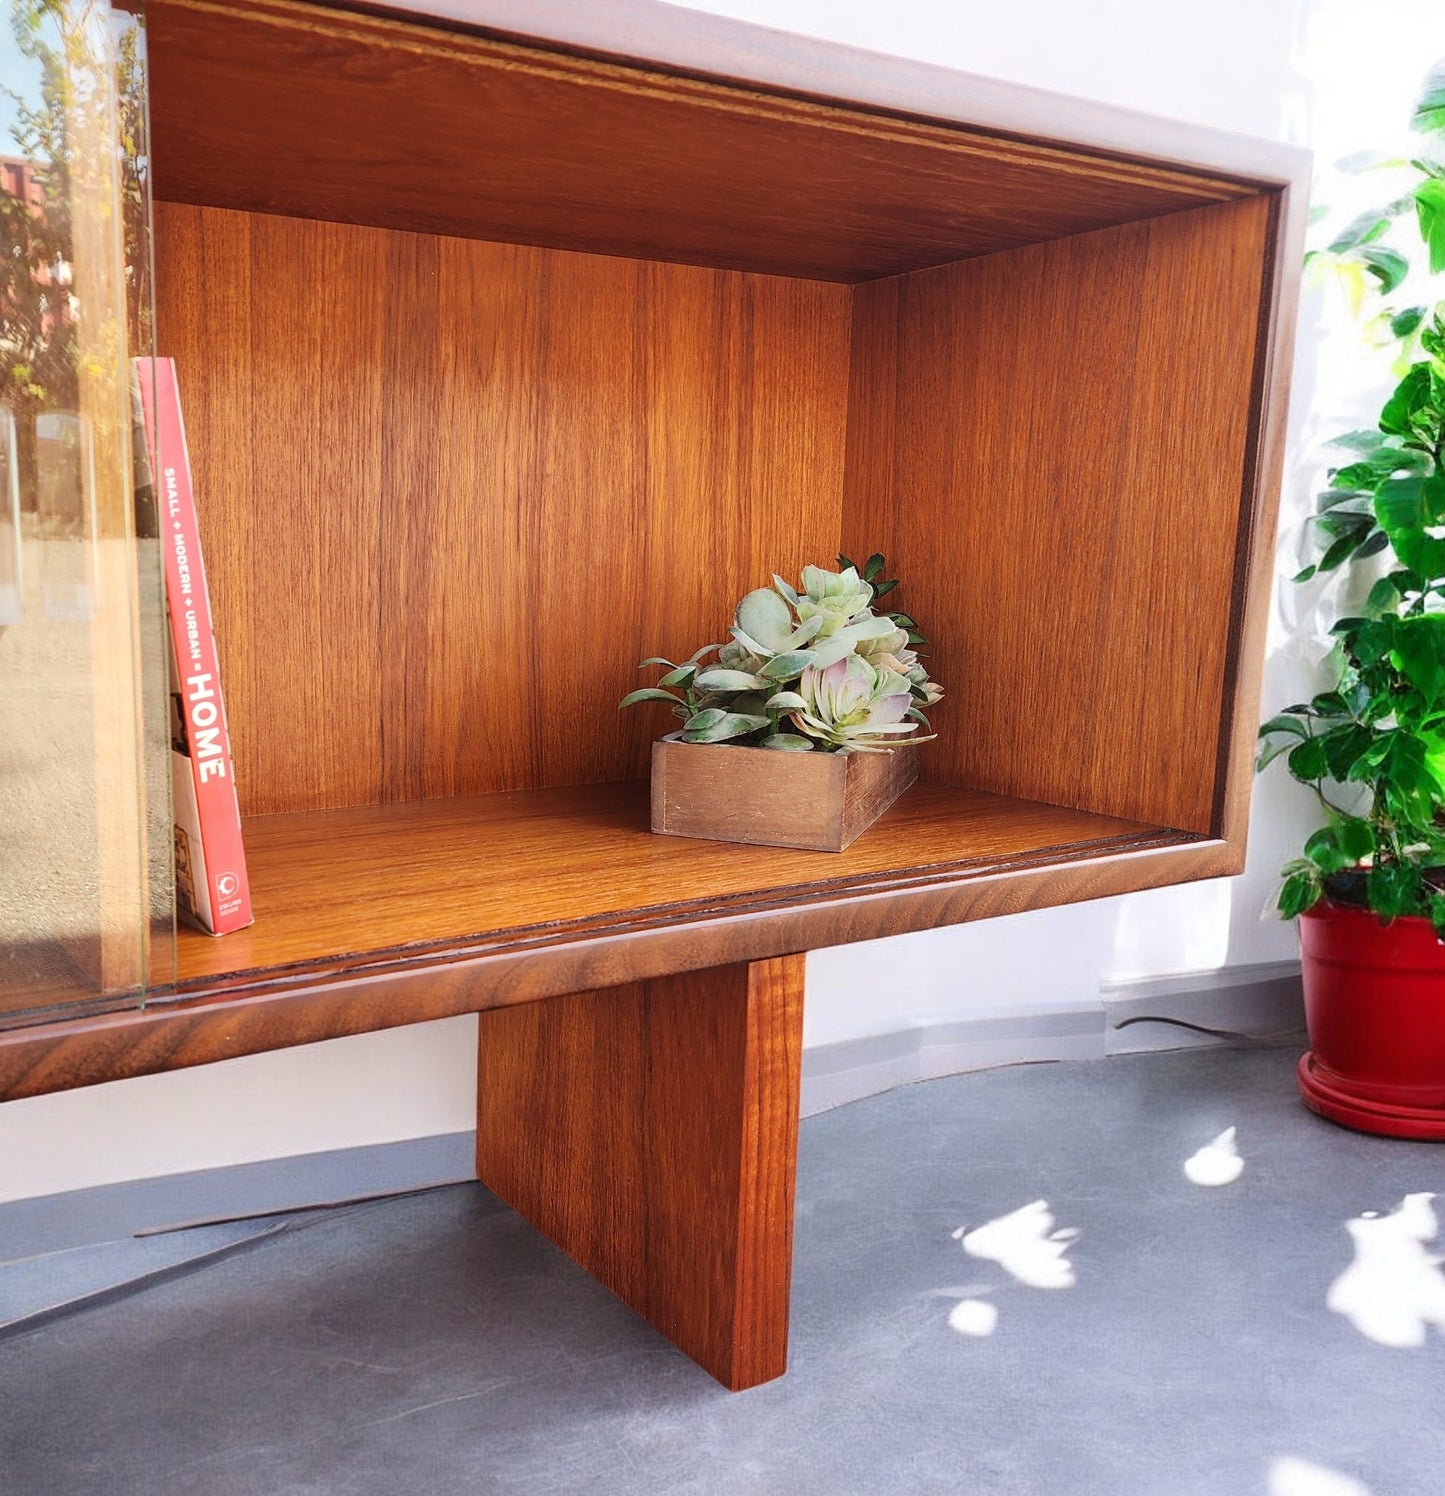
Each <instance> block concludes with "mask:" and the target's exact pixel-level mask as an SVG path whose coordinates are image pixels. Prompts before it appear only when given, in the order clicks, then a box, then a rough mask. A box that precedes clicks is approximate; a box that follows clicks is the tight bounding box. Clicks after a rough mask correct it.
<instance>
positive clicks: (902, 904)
mask: <svg viewBox="0 0 1445 1496" xmlns="http://www.w3.org/2000/svg"><path fill="white" fill-rule="evenodd" d="M1241 862H1242V854H1241V853H1240V852H1239V851H1238V850H1237V849H1236V848H1234V847H1231V846H1229V845H1227V844H1225V843H1223V842H1219V841H1199V840H1195V841H1183V840H1182V839H1181V840H1177V841H1176V842H1175V844H1174V845H1170V846H1163V847H1155V848H1149V849H1144V850H1137V849H1136V850H1122V851H1118V852H1115V853H1114V854H1112V855H1110V856H1106V857H1097V856H1094V855H1089V856H1081V857H1080V858H1079V860H1077V861H1074V862H1069V863H1065V864H1063V865H1061V864H1060V863H1059V862H1058V861H1057V860H1055V861H1053V862H1051V863H1049V864H1047V865H1044V866H1041V867H1035V868H1032V869H1027V870H1018V869H1011V870H1007V871H1000V870H997V869H993V870H989V871H987V872H982V873H978V872H975V873H974V874H973V875H972V876H967V877H962V878H958V879H955V880H953V881H936V880H935V881H928V882H923V883H920V884H919V885H918V886H914V887H905V888H900V889H897V890H893V891H890V892H872V893H857V892H852V893H841V894H834V895H832V896H825V897H820V898H817V899H814V900H811V901H810V902H808V903H807V904H803V905H797V906H794V907H792V908H781V909H756V910H750V911H747V912H745V913H732V914H730V915H728V916H726V917H713V918H708V917H707V916H706V915H700V916H698V917H696V918H694V919H692V920H688V921H682V922H676V923H666V924H660V925H658V926H657V927H655V928H650V929H649V928H633V929H630V930H629V929H622V930H619V931H617V932H616V933H614V934H611V935H610V936H599V935H597V934H587V935H583V936H581V937H580V938H579V937H577V936H572V937H571V938H567V937H562V938H559V939H558V940H557V941H555V942H548V943H539V944H537V945H535V946H531V947H527V946H521V945H513V946H511V947H510V948H502V949H495V948H494V949H489V950H475V949H473V950H460V951H454V952H452V953H450V954H449V956H448V957H447V958H442V957H440V956H436V957H433V958H432V959H430V960H425V961H417V962H412V963H400V964H398V965H395V966H393V967H391V968H389V969H376V970H371V971H362V972H354V973H351V974H347V975H338V974H335V973H330V974H324V973H303V974H298V975H297V976H296V977H294V978H293V979H291V980H289V981H286V980H278V981H272V982H269V983H266V984H260V983H258V984H256V985H254V986H252V987H250V988H242V989H237V990H224V989H218V990H214V991H212V992H211V993H210V994H209V995H198V994H187V995H185V996H182V997H178V998H177V999H175V1000H172V1001H169V1002H152V1003H151V1004H149V1005H148V1006H147V1007H146V1008H145V1009H144V1011H141V1012H124V1013H112V1014H105V1015H102V1016H98V1017H88V1018H80V1019H70V1020H68V1021H66V1022H62V1023H46V1024H38V1025H34V1026H31V1027H28V1028H20V1029H11V1030H9V1031H6V1032H4V1033H0V1101H9V1100H15V1099H17V1098H20V1097H24V1096H38V1095H42V1094H44V1093H46V1092H49V1091H59V1090H67V1089H70V1088H72V1087H76V1086H86V1085H94V1084H97V1083H98V1082H102V1081H110V1080H124V1079H129V1078H132V1077H134V1076H139V1075H148V1074H152V1073H154V1072H157V1071H162V1070H173V1069H180V1068H185V1067H188V1066H191V1065H204V1064H210V1063H212V1062H214V1061H216V1060H223V1059H231V1058H235V1057H237V1056H240V1055H247V1054H259V1053H263V1052H265V1051H267V1050H272V1049H284V1048H288V1047H290V1046H292V1045H296V1044H310V1043H315V1042H317V1041H318V1040H322V1039H332V1038H337V1037H340V1036H342V1035H346V1034H358V1033H366V1032H369V1031H371V1030H374V1029H383V1028H394V1027H398V1026H400V1025H403V1024H407V1023H421V1022H426V1021H429V1020H431V1019H436V1018H447V1017H453V1016H455V1015H457V1014H461V1013H471V1012H480V1011H483V1010H485V1009H488V1008H492V1007H501V1006H504V1005H507V1004H511V1003H519V1002H532V1001H536V1000H537V999H540V998H545V997H555V996H559V995H561V994H563V993H568V992H583V991H592V990H594V989H597V988H601V987H613V986H619V985H622V984H623V983H626V982H632V981H639V980H643V979H645V978H648V977H660V976H667V975H669V974H671V973H675V972H679V971H696V970H699V969H701V968H703V967H708V966H721V965H726V964H728V963H729V962H736V961H743V960H760V959H763V958H766V957H771V956H780V955H788V954H792V953H794V952H797V951H802V950H813V949H817V948H818V947H820V946H826V945H841V944H847V943H849V942H852V941H859V940H873V939H878V938H881V937H882V936H885V935H897V934H901V933H904V932H906V931H911V930H923V929H932V928H935V927H936V926H939V925H946V924H957V923H961V922H963V921H966V920H974V919H985V918H990V917H993V916H995V915H1000V914H1014V913H1018V912H1020V911H1022V910H1025V909H1037V908H1044V907H1047V906H1051V905H1055V904H1064V903H1070V902H1074V901H1076V900H1080V899H1095V898H1106V897H1108V896H1110V895H1114V894H1120V893H1128V892H1132V891H1134V890H1136V889H1138V888H1140V887H1145V886H1150V885H1152V884H1155V883H1177V882H1184V881H1188V880H1190V879H1196V878H1217V877H1226V876H1230V875H1232V874H1235V873H1237V872H1239V870H1240V866H1241Z"/></svg>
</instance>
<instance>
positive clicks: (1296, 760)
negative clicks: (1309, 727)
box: [1286, 738, 1329, 784]
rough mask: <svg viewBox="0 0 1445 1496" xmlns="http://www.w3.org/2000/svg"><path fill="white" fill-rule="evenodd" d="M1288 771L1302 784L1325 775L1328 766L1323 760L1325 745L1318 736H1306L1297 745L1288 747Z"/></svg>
mask: <svg viewBox="0 0 1445 1496" xmlns="http://www.w3.org/2000/svg"><path fill="white" fill-rule="evenodd" d="M1286 762H1287V763H1288V764H1289V771H1290V773H1291V774H1293V775H1294V777H1295V778H1296V779H1298V780H1299V781H1300V782H1301V783H1303V784H1313V783H1314V782H1315V781H1316V780H1318V779H1323V778H1324V777H1325V772H1326V770H1327V768H1328V767H1329V766H1328V764H1327V763H1326V761H1325V746H1324V742H1323V740H1322V739H1320V738H1306V739H1305V741H1304V742H1303V743H1301V744H1299V746H1298V747H1296V748H1292V749H1290V755H1289V758H1288V759H1287V760H1286Z"/></svg>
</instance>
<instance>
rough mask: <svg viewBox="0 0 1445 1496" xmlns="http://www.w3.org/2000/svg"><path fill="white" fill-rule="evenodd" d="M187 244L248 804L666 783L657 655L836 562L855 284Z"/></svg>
mask: <svg viewBox="0 0 1445 1496" xmlns="http://www.w3.org/2000/svg"><path fill="white" fill-rule="evenodd" d="M157 241H158V248H157V258H158V262H159V273H158V277H157V279H158V282H159V340H160V344H161V351H162V352H164V353H168V354H173V355H174V356H176V358H177V359H178V362H179V365H180V377H181V384H182V392H183V396H184V397H185V398H186V401H187V418H188V421H189V429H190V445H191V457H192V462H193V464H194V466H195V469H196V476H197V491H198V495H199V501H200V503H201V505H202V515H203V524H204V525H205V526H206V536H205V539H206V546H207V551H208V560H209V561H210V563H211V567H212V571H213V574H214V576H215V577H216V579H217V585H216V596H215V599H214V601H215V608H216V615H217V629H218V634H219V638H220V644H221V649H222V665H223V668H224V669H225V670H226V671H227V691H228V706H229V709H230V716H231V721H232V726H233V731H234V733H235V739H236V744H235V746H236V756H237V766H238V780H239V783H240V787H241V791H242V809H243V811H244V812H246V813H248V814H260V813H265V812H271V811H287V810H297V809H312V808H324V807H329V806H339V805H355V804H366V803H375V802H382V801H389V800H408V799H416V798H419V797H432V796H441V795H454V794H481V793H487V792H490V791H494V790H509V789H525V788H533V787H538V786H545V785H559V784H574V783H585V782H590V781H594V780H607V779H622V778H628V777H633V776H641V775H643V774H645V773H646V772H647V752H648V745H649V743H650V742H651V741H652V739H654V738H655V737H657V736H658V735H659V733H660V732H661V731H664V730H667V728H668V727H670V726H671V725H672V721H671V719H670V718H669V717H668V716H667V714H666V712H665V710H664V708H662V707H660V706H658V707H649V708H645V709H638V710H632V711H628V712H625V713H621V714H619V712H618V711H617V702H618V700H619V698H620V697H621V696H622V695H623V694H624V693H625V692H626V691H629V690H631V689H632V688H633V687H634V686H636V685H638V684H641V683H643V682H644V681H646V680H650V679H651V678H652V676H653V674H654V672H651V671H649V672H646V673H645V674H643V675H639V674H638V671H637V668H636V667H637V662H638V661H639V660H640V659H642V658H643V657H644V656H647V655H654V654H661V655H665V656H668V657H669V658H673V659H685V658H686V657H687V656H688V655H689V654H691V653H692V651H693V650H695V649H697V648H698V647H699V646H700V645H702V644H705V643H711V642H717V641H720V640H722V639H723V638H725V637H726V631H727V626H728V624H729V623H730V622H731V614H732V607H733V604H734V603H735V602H736V600H737V598H738V597H739V596H740V595H741V594H742V593H743V592H745V591H747V590H748V589H749V588H752V587H756V586H760V585H766V583H767V581H768V577H769V574H770V573H771V572H772V571H774V570H780V571H783V572H789V571H792V572H796V570H797V569H798V568H799V567H801V566H802V565H803V564H805V563H806V562H809V561H823V562H826V561H827V560H828V559H829V557H831V556H832V554H833V553H834V552H835V551H836V549H837V545H838V526H839V505H840V496H841V492H842V481H843V445H844V433H845V424H846V406H847V380H848V341H849V296H850V292H849V290H848V288H847V287H845V286H840V285H833V284H824V283H819V282H812V281H803V280H793V279H788V278H784V277H778V276H762V275H753V274H748V273H743V272H739V271H720V270H710V269H703V268H697V267H691V266H681V265H663V264H656V263H651V262H645V261H634V260H627V259H620V258H615V257H604V256H597V255H579V254H572V253H568V252H565V251H556V250H542V249H533V248H529V247H525V246H518V245H503V244H492V243H485V242H481V241H473V240H464V239H448V238H437V237H435V236H431V235H418V234H405V233H400V232H396V231H393V230H387V229H372V228H356V227H351V226H347V225H338V224H328V223H322V222H313V221H307V220H300V219H286V218H279V217H275V216H265V215H251V214H246V213H235V212H230V211H226V210H218V209H194V208H180V207H174V206H164V207H162V209H161V211H160V213H159V215H158V223H157ZM246 245H249V249H244V250H243V246H246ZM201 266H209V267H212V268H211V269H210V270H208V271H207V274H206V275H205V276H199V274H198V270H197V267H201ZM239 370H248V371H249V374H248V375H246V374H242V373H239V372H238V371H239Z"/></svg>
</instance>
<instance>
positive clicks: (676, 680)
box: [658, 665, 697, 686]
mask: <svg viewBox="0 0 1445 1496" xmlns="http://www.w3.org/2000/svg"><path fill="white" fill-rule="evenodd" d="M696 674H697V666H696V665H679V666H678V667H677V669H676V670H669V671H668V672H667V674H666V675H664V676H663V677H662V679H661V680H660V681H658V685H659V686H680V685H683V684H684V683H685V682H687V681H690V680H691V679H692V678H693V676H694V675H696Z"/></svg>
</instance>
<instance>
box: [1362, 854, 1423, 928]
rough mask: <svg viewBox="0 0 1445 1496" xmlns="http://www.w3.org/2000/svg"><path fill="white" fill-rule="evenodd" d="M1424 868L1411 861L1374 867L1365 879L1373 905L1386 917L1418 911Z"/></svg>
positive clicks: (1372, 906)
mask: <svg viewBox="0 0 1445 1496" xmlns="http://www.w3.org/2000/svg"><path fill="white" fill-rule="evenodd" d="M1422 882H1423V880H1422V878H1421V876H1420V869H1419V868H1417V867H1413V866H1412V865H1411V864H1410V863H1408V862H1400V863H1391V864H1388V865H1386V866H1384V867H1377V868H1373V869H1371V872H1370V875H1369V877H1368V878H1367V879H1366V880H1365V891H1366V896H1367V897H1368V899H1369V901H1370V908H1371V909H1373V910H1374V911H1375V913H1376V914H1378V915H1379V916H1380V917H1381V918H1382V919H1395V918H1397V917H1398V916H1400V915H1402V914H1410V913H1413V912H1414V909H1415V906H1416V904H1417V903H1418V902H1419V899H1420V891H1421V884H1422Z"/></svg>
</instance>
